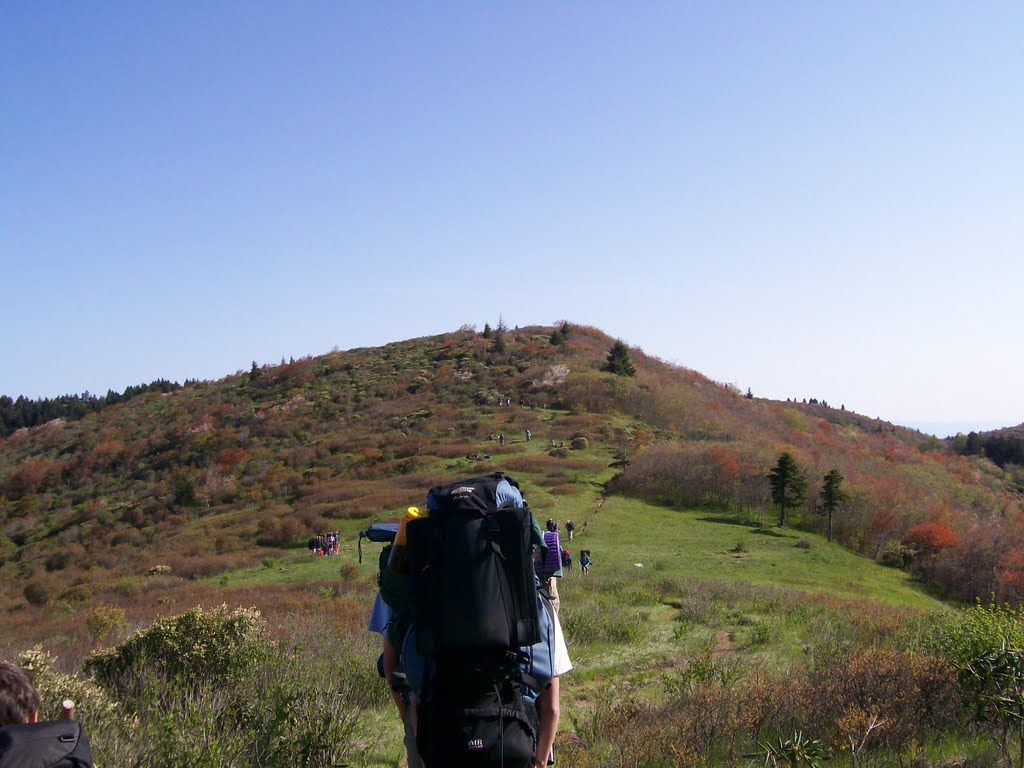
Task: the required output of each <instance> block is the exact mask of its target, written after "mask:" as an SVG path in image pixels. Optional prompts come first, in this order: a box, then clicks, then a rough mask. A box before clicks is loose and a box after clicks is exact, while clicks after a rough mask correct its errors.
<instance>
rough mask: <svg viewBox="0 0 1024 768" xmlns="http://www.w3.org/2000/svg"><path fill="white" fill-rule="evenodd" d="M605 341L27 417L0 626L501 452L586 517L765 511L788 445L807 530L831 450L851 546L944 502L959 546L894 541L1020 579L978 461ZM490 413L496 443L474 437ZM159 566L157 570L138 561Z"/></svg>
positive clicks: (77, 639)
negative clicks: (842, 481) (845, 496)
mask: <svg viewBox="0 0 1024 768" xmlns="http://www.w3.org/2000/svg"><path fill="white" fill-rule="evenodd" d="M612 342H613V339H611V338H610V337H608V336H606V335H605V334H603V333H602V332H600V331H598V330H595V329H591V328H585V327H570V326H565V327H564V328H563V329H560V328H544V327H531V328H523V329H516V330H503V331H496V332H494V333H492V334H491V336H490V338H485V337H484V336H483V335H482V334H480V333H476V332H473V331H471V330H462V331H459V332H456V333H451V334H445V335H441V336H435V337H430V338H424V339H414V340H410V341H405V342H397V343H394V344H389V345H387V346H384V347H379V348H373V349H356V350H349V351H347V352H332V353H330V354H327V355H323V356H320V357H316V358H306V359H302V360H299V361H293V362H290V363H287V364H282V365H280V366H264V367H263V368H254V369H253V370H252V371H249V372H244V373H243V372H239V373H238V374H236V375H233V376H228V377H226V378H224V379H222V380H219V381H215V382H199V383H193V384H191V385H190V386H187V387H185V388H182V389H179V390H175V391H171V392H151V393H148V394H143V395H141V396H138V397H136V398H134V399H131V400H130V401H128V402H123V403H119V404H114V405H111V406H109V407H106V408H105V409H103V410H102V411H100V412H97V413H92V414H88V415H86V416H84V417H83V418H81V419H78V420H71V421H56V422H51V423H49V424H46V425H43V426H39V427H34V428H32V429H23V430H19V431H17V432H15V433H13V434H11V435H10V436H9V437H7V438H6V439H3V440H0V611H2V612H4V614H5V615H6V616H7V618H8V620H7V621H5V622H4V624H5V626H6V628H7V629H6V633H7V635H8V636H9V637H11V638H24V639H31V638H33V637H40V638H42V637H47V638H56V639H57V641H58V642H61V643H64V644H70V645H76V644H79V645H81V644H84V643H85V640H84V637H85V633H84V631H83V628H82V621H83V620H84V619H83V617H84V616H85V615H86V614H87V613H88V611H90V610H91V609H92V608H93V607H94V606H95V605H98V604H115V605H121V606H123V607H124V608H125V609H126V610H127V611H128V612H129V619H130V620H132V621H145V620H148V619H150V618H152V617H154V616H156V615H160V614H162V613H165V612H166V611H167V610H169V609H168V606H178V605H182V604H188V603H190V602H191V601H195V600H196V599H199V598H200V597H202V596H205V595H207V594H208V590H209V589H211V588H220V587H221V586H222V584H221V582H226V583H227V584H231V583H233V580H235V579H236V578H238V577H236V575H235V572H236V571H238V570H239V569H243V570H244V569H249V571H248V572H249V573H258V574H262V575H261V576H260V577H259V578H266V577H267V576H268V575H269V574H270V573H271V572H272V573H274V574H277V573H282V574H288V573H289V571H288V568H287V567H286V569H285V571H280V572H279V571H278V570H276V569H277V568H280V567H284V566H281V565H275V564H274V563H275V562H276V561H278V560H282V561H287V560H288V558H289V557H290V556H291V553H301V549H302V547H303V546H304V544H305V541H306V539H307V538H308V537H309V536H310V535H311V534H313V533H316V532H318V531H325V530H342V531H344V532H346V533H347V534H351V533H352V532H353V531H355V530H357V529H358V528H359V527H361V526H363V525H365V524H366V523H367V522H369V521H370V520H373V519H380V518H387V517H389V516H391V515H393V514H395V512H396V510H400V509H402V508H404V507H405V506H406V505H407V504H409V503H415V502H417V501H419V500H421V499H422V497H423V494H424V491H425V489H427V488H429V487H430V486H431V485H433V484H435V483H437V482H443V481H445V480H449V479H451V478H453V477H456V476H460V475H468V474H472V473H474V472H481V471H487V470H490V469H494V468H500V469H503V470H505V471H508V472H511V473H513V474H515V475H517V476H519V477H521V478H522V479H523V481H524V482H526V483H528V484H529V486H530V488H531V492H530V497H529V498H530V502H531V504H532V506H533V508H534V509H535V510H536V511H537V514H538V515H539V516H541V517H547V516H552V517H562V518H565V517H568V516H570V515H575V516H577V517H579V518H582V519H589V517H590V515H592V514H596V512H595V510H596V505H597V499H598V498H599V491H600V490H602V489H604V490H605V491H606V492H608V493H610V495H609V496H608V497H607V498H608V501H607V503H608V504H609V505H611V506H610V507H609V508H610V509H614V508H616V506H617V505H620V504H626V505H628V502H627V499H628V498H634V499H638V500H646V501H650V502H654V503H656V504H659V505H668V506H671V507H675V508H696V507H700V508H703V509H704V510H706V513H707V515H709V516H715V517H720V518H723V519H729V520H732V521H734V522H736V523H744V524H745V523H749V522H752V521H759V522H764V521H765V520H769V521H770V520H771V519H772V518H773V516H774V513H773V511H772V509H771V503H770V498H769V494H768V485H767V482H766V479H765V476H766V473H767V471H768V469H769V468H770V467H771V466H772V465H773V463H774V462H775V460H776V458H777V457H778V455H779V453H780V452H781V451H783V450H787V451H790V452H792V453H793V454H794V455H795V456H796V457H797V460H798V463H799V464H800V466H801V468H802V470H803V471H804V473H805V474H806V476H807V477H808V480H809V486H810V494H809V501H808V504H807V505H806V506H805V507H801V508H798V509H796V510H793V511H792V513H791V515H790V525H791V527H793V528H796V529H800V530H803V531H806V532H808V533H811V532H815V531H821V530H822V527H823V520H822V518H821V517H820V516H818V515H815V514H814V513H813V507H814V504H815V502H816V499H817V490H818V487H819V485H820V481H821V477H822V475H823V474H824V473H825V472H826V471H828V470H829V469H835V468H838V469H840V470H841V471H842V473H843V474H844V476H845V478H846V485H847V488H848V490H849V491H850V500H849V501H848V502H847V503H846V504H845V505H844V507H843V509H842V510H841V511H840V514H838V515H837V517H836V538H837V541H838V542H839V543H840V544H842V545H843V546H844V547H846V548H848V549H850V550H852V551H855V552H859V553H861V554H864V555H867V556H868V557H870V558H875V557H881V556H885V555H886V553H887V552H888V551H889V550H888V549H887V547H889V549H891V548H892V546H896V547H897V549H899V547H898V545H899V542H900V541H901V539H903V538H904V537H905V536H906V535H907V533H908V532H909V531H912V530H913V529H914V527H915V526H918V525H921V524H923V523H929V522H934V521H941V522H943V523H944V524H947V525H949V526H950V527H951V528H952V530H953V531H954V532H955V535H956V543H955V546H949V545H948V542H947V543H946V545H945V546H944V547H943V548H942V549H941V550H934V551H931V550H929V551H917V552H914V551H910V552H908V551H905V549H902V550H899V552H900V553H901V556H905V557H904V560H903V562H904V563H905V564H906V563H909V568H910V570H911V571H913V573H914V574H915V575H916V576H917V577H918V578H923V579H925V580H928V581H930V582H932V583H933V584H935V585H937V587H938V588H939V589H941V590H944V591H945V592H946V593H948V594H951V595H954V596H957V597H961V598H971V597H974V596H987V595H989V594H991V593H992V592H996V593H997V594H999V595H1000V596H1005V597H1009V598H1011V599H1015V597H1016V590H1017V589H1018V581H1021V583H1022V585H1024V581H1022V580H1020V579H1019V577H1018V574H1019V573H1020V569H1019V568H1017V567H1016V563H1017V562H1018V560H1021V558H1024V554H1022V553H1021V552H1020V550H1019V549H1018V546H1019V545H1018V543H1017V542H1019V541H1021V540H1022V539H1021V537H1020V536H1019V535H1017V533H1018V531H1017V526H1018V524H1019V523H1018V520H1019V508H1020V505H1019V502H1018V500H1017V499H1016V498H1015V497H1014V496H1013V494H1012V493H1011V492H1010V490H1009V487H1008V484H1007V482H1008V475H1007V474H1006V473H1005V472H1003V471H1002V470H1000V469H999V468H998V467H996V466H995V465H993V464H992V463H991V462H989V461H987V460H985V459H983V458H980V457H960V456H957V455H955V454H954V453H953V452H952V451H951V450H949V448H948V447H946V446H943V445H941V444H937V443H936V442H935V441H930V440H926V439H924V438H923V436H921V435H920V434H919V433H915V432H913V431H910V430H906V429H902V428H896V427H893V426H892V425H889V424H885V423H882V422H878V421H876V420H872V419H867V418H865V417H861V416H858V415H856V414H854V413H851V412H850V411H847V410H845V409H843V408H840V409H835V408H829V407H827V406H825V405H823V404H820V403H811V404H803V403H795V402H793V403H778V402H772V401H765V400H760V399H757V398H753V397H744V396H743V395H741V394H740V393H739V392H738V391H736V390H735V388H733V387H730V386H727V385H722V384H718V383H715V382H713V381H710V380H708V379H707V378H705V377H704V376H702V375H700V374H699V373H696V372H694V371H691V370H687V369H684V368H679V367H676V366H670V365H667V364H665V363H663V362H661V361H659V360H657V359H654V358H650V357H647V356H646V355H644V354H643V353H642V351H640V350H637V349H634V350H631V352H630V355H631V358H632V361H633V363H634V364H635V367H636V375H635V376H632V377H629V376H617V375H613V374H611V373H608V372H605V371H604V370H603V368H604V366H605V362H606V360H605V359H606V356H607V355H608V351H609V349H610V348H611V346H612ZM499 403H500V404H499ZM509 403H511V404H509ZM526 430H530V432H531V434H532V436H533V440H531V441H527V440H526ZM498 434H503V435H504V436H505V438H506V440H505V444H504V445H499V443H498V441H497V440H496V439H488V438H489V437H490V436H492V435H493V436H494V437H497V435H498ZM574 441H575V442H574ZM552 442H554V443H555V444H556V445H558V444H564V445H565V446H566V447H565V449H564V450H563V449H558V448H555V449H554V450H551V449H550V446H551V444H552ZM613 465H614V468H612V466H613ZM623 468H625V471H622V472H620V470H621V469H623ZM639 514H640V513H638V515H639ZM643 514H645V515H647V514H650V515H660V514H669V513H668V512H667V511H666V510H663V509H659V510H658V511H657V512H646V513H643ZM725 530H732V531H734V533H733V534H731V535H729V536H728V537H727V538H728V539H734V540H729V541H725V542H719V543H717V544H715V545H714V546H712V545H709V547H710V548H711V549H714V548H715V547H717V549H718V550H719V551H721V550H722V549H728V548H734V547H735V545H737V544H740V545H741V548H742V549H744V550H745V551H742V552H735V553H732V554H731V555H730V556H729V557H728V558H726V559H724V560H723V561H722V562H723V563H729V567H733V568H735V569H737V570H738V571H740V572H745V573H746V574H747V578H750V579H754V580H756V579H757V578H758V574H760V573H761V572H762V571H763V570H764V569H761V568H759V567H758V565H759V564H758V560H757V558H758V557H759V556H760V555H759V552H760V549H759V546H758V543H757V542H759V541H762V540H767V539H770V538H772V537H771V536H770V535H768V534H760V535H758V536H756V537H754V536H751V535H748V534H744V533H743V530H744V529H742V528H740V527H736V526H733V527H732V528H726V529H725ZM786 535H788V534H786ZM805 554H806V557H805V559H806V560H808V561H810V560H813V558H814V557H815V556H816V555H815V554H814V553H813V551H812V552H810V553H805ZM665 557H666V558H670V557H671V554H670V553H665ZM642 559H643V558H640V557H639V556H638V561H642ZM718 560H721V558H720V557H719V558H717V559H716V560H714V561H713V562H716V563H717V562H718ZM1022 561H1024V560H1022ZM156 565H166V566H168V567H169V568H170V569H171V574H170V575H169V576H158V577H146V576H145V574H146V573H147V571H148V570H149V569H150V568H152V567H153V566H156ZM320 567H321V568H327V567H328V566H327V565H323V566H320ZM775 567H776V568H777V567H778V566H775ZM765 568H766V569H771V568H772V566H771V565H770V564H765ZM264 572H267V573H264ZM222 575H223V576H224V577H223V578H221V577H222ZM313 576H314V577H323V578H325V579H334V578H336V577H337V576H338V575H337V574H330V573H323V574H313ZM250 578H251V579H256V578H257V577H255V576H252V577H250ZM304 578H306V576H305V575H301V574H294V579H293V581H292V582H291V583H292V584H294V585H295V587H296V588H298V587H299V586H300V585H301V584H302V580H303V579H304ZM239 586H240V587H241V586H242V583H241V582H239ZM282 588H283V587H282ZM852 589H853V587H850V588H848V589H847V588H844V589H843V591H844V592H849V591H850V590H852ZM161 601H163V602H161ZM300 602H301V600H300ZM268 608H269V609H270V610H271V611H273V610H275V607H274V606H273V605H270V606H268Z"/></svg>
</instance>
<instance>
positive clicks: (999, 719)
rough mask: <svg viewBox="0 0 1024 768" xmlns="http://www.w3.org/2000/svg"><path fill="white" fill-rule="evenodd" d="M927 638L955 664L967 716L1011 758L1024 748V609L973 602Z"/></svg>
mask: <svg viewBox="0 0 1024 768" xmlns="http://www.w3.org/2000/svg"><path fill="white" fill-rule="evenodd" d="M926 643H927V644H928V645H929V646H930V647H931V648H933V649H934V650H935V651H937V652H938V653H940V654H941V655H942V656H944V657H945V658H946V659H947V660H948V661H949V663H950V664H951V665H952V666H953V668H954V669H955V670H956V672H957V675H958V677H959V679H960V685H961V688H962V690H963V695H964V704H965V705H966V707H967V712H968V714H969V716H970V717H971V719H972V720H973V721H974V722H975V723H977V724H978V725H980V726H981V727H982V728H983V729H985V730H987V731H988V732H989V734H990V735H991V736H992V737H993V739H994V740H995V742H996V744H998V746H999V748H1000V751H1001V752H1002V753H1003V756H1004V757H1005V758H1006V759H1007V761H1008V763H1009V764H1012V760H1010V755H1011V754H1024V609H1021V608H1010V607H1009V606H1005V605H1003V606H998V605H989V606H985V605H977V606H975V607H973V608H968V609H967V610H964V611H962V612H960V613H958V614H956V615H955V616H952V617H948V618H947V619H945V621H943V622H940V623H939V624H937V625H936V626H935V627H934V628H933V630H932V633H931V634H930V635H929V637H928V638H927V639H926Z"/></svg>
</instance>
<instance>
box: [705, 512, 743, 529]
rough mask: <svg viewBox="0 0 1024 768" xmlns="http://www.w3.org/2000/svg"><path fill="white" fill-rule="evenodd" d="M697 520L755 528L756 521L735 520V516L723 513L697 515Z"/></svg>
mask: <svg viewBox="0 0 1024 768" xmlns="http://www.w3.org/2000/svg"><path fill="white" fill-rule="evenodd" d="M697 519H698V520H700V521H702V522H705V523H719V524H721V525H735V526H739V527H740V528H757V526H758V523H756V522H755V523H751V522H748V521H746V520H737V519H736V518H735V517H727V516H725V515H713V514H712V515H699V516H698V517H697Z"/></svg>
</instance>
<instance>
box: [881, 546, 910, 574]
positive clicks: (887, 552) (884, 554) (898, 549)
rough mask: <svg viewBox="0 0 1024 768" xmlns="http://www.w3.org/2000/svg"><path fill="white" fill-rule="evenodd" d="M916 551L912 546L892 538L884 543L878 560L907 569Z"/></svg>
mask: <svg viewBox="0 0 1024 768" xmlns="http://www.w3.org/2000/svg"><path fill="white" fill-rule="evenodd" d="M914 555H915V552H914V550H913V549H911V548H910V547H908V546H906V545H904V544H901V543H900V542H898V541H895V540H892V539H890V540H889V541H887V542H885V544H883V545H882V549H881V550H880V551H879V553H878V562H880V563H881V564H882V565H888V566H889V567H890V568H899V569H901V570H903V569H906V568H907V566H909V565H910V564H911V563H912V562H913V560H914Z"/></svg>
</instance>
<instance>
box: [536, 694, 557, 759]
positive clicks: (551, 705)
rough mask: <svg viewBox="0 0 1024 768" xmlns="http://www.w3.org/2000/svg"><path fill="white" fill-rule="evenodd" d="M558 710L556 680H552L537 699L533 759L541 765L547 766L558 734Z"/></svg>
mask: <svg viewBox="0 0 1024 768" xmlns="http://www.w3.org/2000/svg"><path fill="white" fill-rule="evenodd" d="M560 715H561V710H560V708H559V689H558V678H557V677H555V678H552V680H551V685H549V686H548V687H547V688H545V689H544V690H543V691H541V692H540V696H538V697H537V720H538V721H540V733H538V734H537V751H536V752H535V753H534V757H535V758H536V760H537V762H538V763H540V764H541V765H547V764H548V755H550V754H551V747H552V746H554V744H555V734H556V733H558V718H559V717H560Z"/></svg>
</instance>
